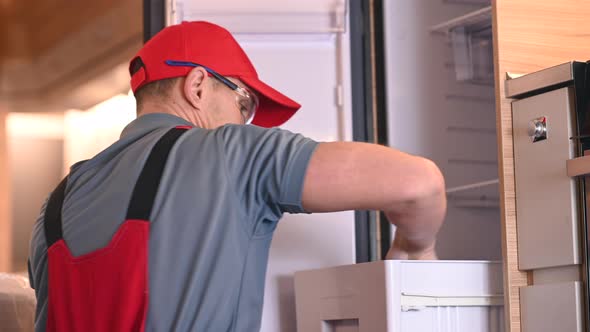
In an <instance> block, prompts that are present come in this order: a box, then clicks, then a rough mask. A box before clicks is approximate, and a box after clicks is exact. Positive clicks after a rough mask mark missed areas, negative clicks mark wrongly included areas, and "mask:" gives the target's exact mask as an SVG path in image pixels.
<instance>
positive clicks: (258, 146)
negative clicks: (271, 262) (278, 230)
mask: <svg viewBox="0 0 590 332" xmlns="http://www.w3.org/2000/svg"><path fill="white" fill-rule="evenodd" d="M220 133H221V141H222V142H221V144H223V149H224V156H225V164H226V169H227V172H228V176H229V177H230V181H231V182H233V184H234V186H235V190H236V194H237V199H238V200H239V201H240V203H241V204H242V205H243V207H244V208H245V209H246V211H247V213H248V215H249V216H251V217H253V216H258V217H262V218H265V217H270V216H269V215H268V213H272V214H273V215H274V216H275V217H276V219H278V218H280V216H281V215H282V213H283V212H289V213H305V210H304V209H303V206H302V204H301V194H302V190H303V181H304V178H305V173H306V171H307V166H308V164H309V160H310V158H311V155H312V154H313V152H314V150H315V148H316V146H317V144H318V143H317V142H315V141H313V140H311V139H309V138H307V137H304V136H302V135H300V134H294V133H292V132H290V131H287V130H282V129H278V128H272V129H266V128H261V127H257V126H235V125H229V126H225V127H222V128H221V129H220Z"/></svg>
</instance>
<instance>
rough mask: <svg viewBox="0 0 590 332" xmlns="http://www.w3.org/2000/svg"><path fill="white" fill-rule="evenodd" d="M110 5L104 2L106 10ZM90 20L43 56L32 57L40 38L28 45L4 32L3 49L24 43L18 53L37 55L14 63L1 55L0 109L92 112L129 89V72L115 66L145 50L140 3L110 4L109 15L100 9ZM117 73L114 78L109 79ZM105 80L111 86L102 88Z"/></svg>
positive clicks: (132, 0) (0, 36)
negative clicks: (85, 109)
mask: <svg viewBox="0 0 590 332" xmlns="http://www.w3.org/2000/svg"><path fill="white" fill-rule="evenodd" d="M55 1H56V2H57V0H55ZM109 1H110V0H109ZM106 3H107V2H105V1H102V2H101V4H103V6H106V5H105V4H106ZM92 8H94V9H96V8H95V7H92ZM103 9H104V10H103ZM68 10H69V9H68ZM65 12H68V13H69V11H65ZM70 14H71V15H74V14H72V13H70ZM86 14H87V15H86ZM86 14H84V15H82V17H87V16H90V17H91V20H89V21H88V22H87V23H85V24H82V25H80V24H78V25H77V26H76V27H75V28H73V29H71V31H69V32H68V33H67V34H65V35H64V36H63V37H62V38H61V39H59V40H57V41H54V42H53V44H51V46H50V47H48V48H47V49H44V50H43V51H42V52H41V51H39V52H37V51H38V50H37V51H34V50H33V51H31V50H30V49H29V48H30V46H29V45H28V44H27V43H29V44H31V43H32V44H36V42H34V41H35V40H37V38H41V37H34V38H33V39H32V40H33V41H31V40H28V39H26V36H27V35H26V33H25V32H23V30H18V29H17V30H14V31H18V33H17V34H16V35H18V34H20V35H22V36H21V37H23V38H16V37H15V38H13V37H11V36H13V35H12V34H7V33H2V32H1V31H0V43H2V44H3V45H10V46H11V47H12V45H15V44H14V43H11V40H12V39H17V40H18V41H20V42H23V43H24V44H23V45H20V46H18V47H23V48H27V49H28V51H31V52H34V53H33V54H32V55H26V56H23V57H13V55H14V54H12V55H10V54H8V55H7V54H4V56H2V55H1V54H2V53H3V52H0V57H1V58H0V66H1V67H2V74H1V75H0V104H1V105H3V106H4V107H5V109H11V110H18V111H21V112H23V111H38V110H40V109H42V110H43V111H63V110H64V109H68V108H88V107H90V106H92V105H94V104H96V103H97V102H99V101H102V100H104V99H106V98H109V97H111V96H113V95H115V94H118V93H125V92H126V91H127V90H128V89H129V76H128V73H126V70H125V72H123V73H122V75H119V74H120V72H121V71H120V70H118V69H117V66H119V65H121V64H126V63H127V62H128V61H129V59H131V57H132V56H133V55H134V54H135V53H136V52H137V50H138V49H139V48H140V47H141V45H142V8H141V1H139V0H121V1H118V2H116V3H114V4H111V5H110V6H109V8H108V10H107V9H106V8H102V9H101V10H99V11H98V12H97V13H96V15H94V16H92V15H91V14H90V13H86ZM55 15H56V16H59V17H63V16H62V15H64V12H63V11H62V12H59V11H58V13H56V14H55ZM64 19H66V18H64ZM67 20H69V18H67ZM68 24H73V23H71V22H70V23H68ZM0 25H1V22H0ZM68 26H69V25H68ZM63 27H64V31H65V30H67V29H65V27H66V26H63ZM0 28H1V26H0ZM48 29H49V30H51V29H53V30H55V29H57V28H56V27H50V28H48ZM58 30H59V29H58ZM55 31H57V30H55ZM60 31H61V30H60ZM62 32H63V31H62ZM23 34H24V35H23ZM39 35H40V36H46V37H47V38H48V39H52V38H53V39H54V40H55V38H54V37H56V36H54V35H51V36H49V35H46V34H43V33H39ZM18 47H17V48H18ZM125 66H126V65H125ZM113 70H115V71H116V73H114V74H113V73H111V71H113ZM105 80H111V83H110V84H109V85H105V84H99V83H100V82H98V81H105ZM93 81H97V82H98V83H96V84H94V83H92V82H93ZM89 84H90V85H93V86H92V87H90V85H89ZM84 87H90V88H84ZM82 90H84V91H86V92H84V91H82ZM81 96H82V98H81Z"/></svg>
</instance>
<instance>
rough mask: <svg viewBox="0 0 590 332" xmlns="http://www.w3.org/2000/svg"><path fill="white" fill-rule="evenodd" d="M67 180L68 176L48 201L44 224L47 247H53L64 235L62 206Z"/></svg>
mask: <svg viewBox="0 0 590 332" xmlns="http://www.w3.org/2000/svg"><path fill="white" fill-rule="evenodd" d="M67 182H68V177H67V176H66V177H65V178H64V179H63V180H61V182H60V183H59V185H58V186H57V188H55V190H54V191H53V192H52V193H51V196H49V200H48V201H47V206H46V207H45V219H44V221H43V226H44V227H45V240H46V241H47V248H49V247H51V246H52V245H53V244H54V243H55V242H57V241H59V240H61V238H62V237H63V236H62V232H61V208H62V205H63V203H64V196H65V191H66V184H67Z"/></svg>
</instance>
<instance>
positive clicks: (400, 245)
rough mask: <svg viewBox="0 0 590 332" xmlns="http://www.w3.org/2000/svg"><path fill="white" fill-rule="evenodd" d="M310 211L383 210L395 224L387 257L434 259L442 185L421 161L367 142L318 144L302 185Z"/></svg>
mask: <svg viewBox="0 0 590 332" xmlns="http://www.w3.org/2000/svg"><path fill="white" fill-rule="evenodd" d="M302 201H303V207H304V208H305V209H306V210H307V211H309V212H332V211H342V210H365V209H370V210H382V211H384V212H385V214H386V216H387V218H388V219H389V220H390V222H391V223H393V224H394V225H396V226H397V230H396V237H395V240H394V243H393V247H392V249H391V250H390V252H389V253H388V258H402V259H403V258H410V259H432V258H436V255H435V252H434V244H435V240H436V234H437V232H438V230H439V228H440V226H441V224H442V222H443V219H444V216H445V212H446V196H445V184H444V179H443V176H442V174H441V173H440V170H439V169H438V168H437V167H436V165H435V164H434V163H433V162H431V161H429V160H427V159H424V158H420V157H416V156H412V155H409V154H406V153H403V152H400V151H397V150H394V149H391V148H387V147H383V146H379V145H375V144H366V143H351V142H334V143H320V144H319V145H318V147H317V149H316V151H315V152H314V154H313V155H312V157H311V160H310V162H309V166H308V169H307V173H306V175H305V181H304V184H303V197H302Z"/></svg>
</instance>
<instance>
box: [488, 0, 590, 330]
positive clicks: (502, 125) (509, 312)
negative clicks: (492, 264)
mask: <svg viewBox="0 0 590 332" xmlns="http://www.w3.org/2000/svg"><path fill="white" fill-rule="evenodd" d="M588 17H590V1H587V0H584V1H580V0H560V1H538V0H496V1H493V28H494V64H495V76H496V125H497V132H498V133H500V135H498V153H499V163H500V189H501V190H500V192H501V208H502V247H503V248H502V250H503V252H502V255H503V259H504V290H505V305H506V306H505V310H506V317H507V324H508V331H511V332H515V331H521V321H520V318H521V316H520V300H519V287H520V286H525V285H527V284H528V276H527V274H526V273H524V272H521V271H519V270H518V252H517V242H516V241H517V240H516V200H515V186H514V154H513V147H512V113H511V105H510V100H509V99H507V98H506V97H505V89H504V80H505V75H506V72H514V73H529V72H533V71H536V70H540V69H543V68H546V67H550V66H554V65H557V64H560V63H563V62H567V61H570V60H586V59H588V58H590V21H589V20H588Z"/></svg>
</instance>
